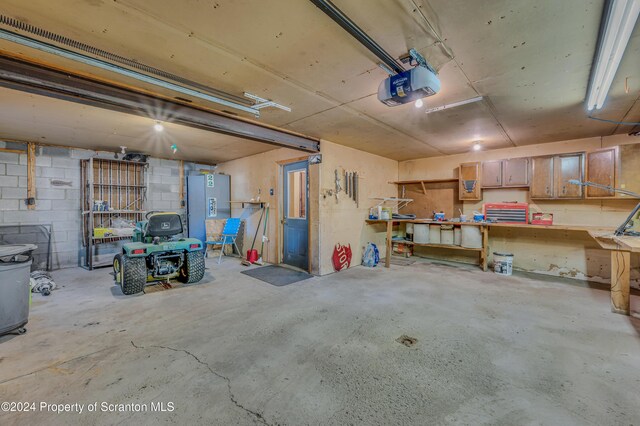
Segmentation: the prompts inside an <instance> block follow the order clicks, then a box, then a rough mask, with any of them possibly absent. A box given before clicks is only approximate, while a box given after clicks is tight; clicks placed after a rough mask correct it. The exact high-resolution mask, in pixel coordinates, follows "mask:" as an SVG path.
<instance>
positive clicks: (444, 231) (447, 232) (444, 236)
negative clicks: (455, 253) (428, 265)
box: [440, 225, 453, 246]
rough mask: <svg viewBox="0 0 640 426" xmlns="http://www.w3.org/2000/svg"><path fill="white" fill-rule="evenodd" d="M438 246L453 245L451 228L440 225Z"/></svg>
mask: <svg viewBox="0 0 640 426" xmlns="http://www.w3.org/2000/svg"><path fill="white" fill-rule="evenodd" d="M440 244H446V245H449V246H452V245H453V226H451V225H442V227H441V228H440Z"/></svg>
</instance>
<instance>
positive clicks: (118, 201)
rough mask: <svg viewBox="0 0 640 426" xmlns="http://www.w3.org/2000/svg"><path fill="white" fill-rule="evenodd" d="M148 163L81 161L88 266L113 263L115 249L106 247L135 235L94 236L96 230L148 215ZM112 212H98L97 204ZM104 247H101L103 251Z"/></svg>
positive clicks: (86, 263)
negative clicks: (120, 221)
mask: <svg viewBox="0 0 640 426" xmlns="http://www.w3.org/2000/svg"><path fill="white" fill-rule="evenodd" d="M147 166H148V165H147V163H139V162H134V161H122V160H111V159H102V158H90V159H88V160H81V162H80V172H81V182H82V186H81V190H82V197H81V199H82V205H81V211H80V213H81V216H82V235H83V245H84V247H85V258H84V267H85V268H87V269H90V270H91V269H93V268H95V267H98V266H105V265H109V264H110V263H111V262H112V261H113V256H114V255H115V254H116V252H114V251H113V250H114V248H115V249H117V247H113V246H103V247H100V246H101V245H103V244H109V243H116V242H119V241H126V240H130V239H131V236H124V235H112V236H108V237H94V229H95V228H112V227H113V220H114V219H116V218H118V219H124V220H126V221H129V222H138V221H141V220H144V215H145V214H146V213H147V211H146V209H145V204H146V200H147V185H146V183H147V180H146V171H147ZM99 203H101V204H104V205H107V206H108V208H111V209H112V210H94V208H96V207H95V206H96V205H97V204H99ZM99 247H100V248H99Z"/></svg>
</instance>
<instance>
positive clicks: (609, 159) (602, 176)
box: [585, 148, 617, 198]
mask: <svg viewBox="0 0 640 426" xmlns="http://www.w3.org/2000/svg"><path fill="white" fill-rule="evenodd" d="M616 151H617V150H616V148H609V149H602V150H599V151H593V152H589V153H587V159H586V176H587V177H586V180H587V181H589V182H593V183H599V184H600V185H607V186H614V185H615V182H616V180H615V179H616V158H617V155H616V154H617V153H616ZM585 196H586V198H603V197H615V196H616V193H615V192H614V191H607V190H605V189H600V188H593V187H587V188H586V194H585Z"/></svg>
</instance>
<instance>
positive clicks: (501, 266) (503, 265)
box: [493, 251, 513, 275]
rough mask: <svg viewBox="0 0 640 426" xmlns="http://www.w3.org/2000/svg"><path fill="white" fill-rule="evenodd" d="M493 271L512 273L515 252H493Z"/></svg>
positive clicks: (503, 273)
mask: <svg viewBox="0 0 640 426" xmlns="http://www.w3.org/2000/svg"><path fill="white" fill-rule="evenodd" d="M493 272H495V273H496V274H500V275H511V273H512V272H513V254H511V253H498V252H495V251H494V252H493Z"/></svg>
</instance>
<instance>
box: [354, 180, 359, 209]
mask: <svg viewBox="0 0 640 426" xmlns="http://www.w3.org/2000/svg"><path fill="white" fill-rule="evenodd" d="M353 175H354V177H353V199H354V200H355V201H356V208H358V207H360V200H359V197H358V190H359V189H360V188H359V186H360V185H359V182H358V172H354V173H353Z"/></svg>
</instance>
